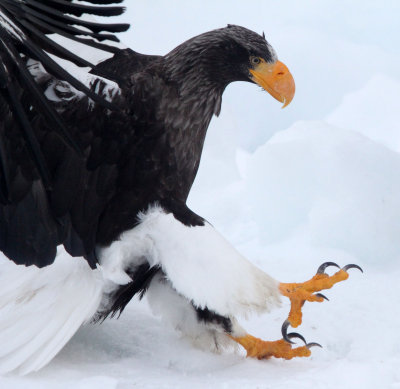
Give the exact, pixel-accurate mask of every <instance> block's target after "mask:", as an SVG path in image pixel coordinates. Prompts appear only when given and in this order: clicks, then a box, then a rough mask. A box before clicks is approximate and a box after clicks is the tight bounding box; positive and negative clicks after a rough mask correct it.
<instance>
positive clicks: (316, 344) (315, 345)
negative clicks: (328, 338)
mask: <svg viewBox="0 0 400 389" xmlns="http://www.w3.org/2000/svg"><path fill="white" fill-rule="evenodd" d="M306 347H307V348H311V347H321V348H323V347H322V346H321V345H320V344H319V343H316V342H311V343H307V344H306Z"/></svg>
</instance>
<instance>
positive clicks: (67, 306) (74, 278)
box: [0, 247, 102, 374]
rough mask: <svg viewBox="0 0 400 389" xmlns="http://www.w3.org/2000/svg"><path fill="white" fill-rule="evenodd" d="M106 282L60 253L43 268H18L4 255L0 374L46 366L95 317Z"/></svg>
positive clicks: (0, 275) (0, 273)
mask: <svg viewBox="0 0 400 389" xmlns="http://www.w3.org/2000/svg"><path fill="white" fill-rule="evenodd" d="M101 291H102V278H101V275H100V272H99V271H98V270H92V269H90V267H89V266H88V264H87V262H86V261H85V260H84V259H83V258H72V257H71V256H69V255H68V254H67V253H66V252H65V250H64V249H63V248H60V247H59V250H58V254H57V257H56V260H55V262H54V263H53V264H52V265H50V266H47V267H44V268H41V269H39V268H37V267H35V266H29V267H25V266H18V265H15V264H14V263H13V262H11V261H10V260H9V259H7V258H6V257H4V255H3V254H0V345H1V347H0V374H4V373H7V372H11V371H16V372H18V373H19V374H27V373H29V372H32V371H37V370H39V369H40V368H42V367H43V366H45V365H46V364H47V363H48V362H50V361H51V359H52V358H53V357H54V356H55V355H56V354H57V353H58V352H59V351H60V350H61V349H62V348H63V346H64V345H65V344H66V343H67V342H68V340H69V339H70V338H71V337H72V336H73V335H74V333H75V332H76V331H77V330H78V328H79V327H80V326H81V325H82V324H83V323H84V322H85V321H87V320H89V319H90V318H91V317H92V316H93V314H94V313H95V311H96V309H97V307H98V305H99V303H100V299H101Z"/></svg>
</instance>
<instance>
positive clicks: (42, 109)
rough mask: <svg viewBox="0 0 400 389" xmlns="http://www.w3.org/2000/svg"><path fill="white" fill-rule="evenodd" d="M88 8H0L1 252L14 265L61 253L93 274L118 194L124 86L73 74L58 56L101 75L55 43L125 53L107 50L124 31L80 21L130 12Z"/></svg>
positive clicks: (33, 3) (35, 2)
mask: <svg viewBox="0 0 400 389" xmlns="http://www.w3.org/2000/svg"><path fill="white" fill-rule="evenodd" d="M87 2H89V3H92V4H91V5H86V4H81V3H80V2H73V1H71V0H40V1H39V0H0V60H1V63H0V250H2V251H3V252H4V253H5V254H6V256H7V257H9V258H10V259H12V260H13V261H14V262H15V263H17V264H25V265H31V264H35V265H37V266H39V267H42V266H46V265H48V264H50V263H52V262H53V261H54V258H55V255H56V248H57V246H58V245H59V244H64V246H65V248H66V249H67V251H68V252H69V253H70V254H71V255H73V256H85V257H86V259H87V260H88V262H89V264H90V265H91V266H92V267H93V266H95V263H96V258H95V254H94V247H95V232H96V227H97V223H98V219H99V217H100V214H101V211H102V209H103V208H104V206H105V204H106V203H107V201H108V200H109V199H110V198H111V197H112V196H113V195H114V193H115V191H116V179H117V165H118V163H119V157H118V156H119V155H120V153H119V151H120V150H119V148H120V147H121V145H122V144H124V141H125V137H126V136H127V134H120V133H119V131H122V128H124V126H123V125H121V124H122V123H124V124H125V126H126V120H127V119H126V117H125V116H126V114H125V113H124V112H123V111H122V110H121V106H122V104H121V100H123V97H122V96H121V93H120V90H119V88H118V85H117V84H115V83H113V82H112V81H109V80H105V79H103V78H101V77H98V76H94V75H90V74H88V73H87V69H86V70H84V71H83V72H82V74H81V75H79V74H75V73H74V75H72V74H71V73H69V72H68V71H67V70H65V69H64V68H63V67H62V66H60V65H59V64H58V63H57V62H56V61H55V60H54V59H53V56H56V57H59V58H62V59H66V60H68V61H70V62H72V63H74V64H75V65H78V66H79V67H85V68H87V67H89V69H91V68H94V65H92V64H91V63H89V62H88V61H86V60H84V59H82V58H80V57H79V56H77V55H76V54H74V53H72V52H70V51H68V50H67V49H66V48H65V47H63V46H62V45H60V44H57V43H56V42H55V41H53V40H52V39H51V38H50V37H49V36H48V35H49V34H53V33H56V34H59V35H62V36H64V37H65V38H68V39H72V40H75V41H78V42H80V43H84V44H86V45H90V46H93V47H95V48H99V49H102V50H107V51H110V52H112V53H118V52H119V49H117V48H115V47H113V46H111V45H108V44H105V43H104V41H106V40H109V41H118V39H117V38H116V37H115V36H114V35H113V34H112V33H115V32H121V31H125V30H126V29H127V28H128V27H129V26H128V25H127V24H103V23H95V22H92V21H87V20H84V19H82V18H80V16H81V15H83V14H88V15H101V16H113V15H119V14H121V13H122V12H123V10H124V9H123V7H121V6H109V5H110V4H113V3H121V0H88V1H87ZM101 75H102V76H107V67H106V66H103V67H102V69H101ZM109 78H110V79H111V78H112V75H111V73H110V77H109ZM105 129H107V131H110V132H109V133H108V132H107V131H106V130H105ZM110 134H112V135H110Z"/></svg>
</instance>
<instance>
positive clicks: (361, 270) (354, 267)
mask: <svg viewBox="0 0 400 389" xmlns="http://www.w3.org/2000/svg"><path fill="white" fill-rule="evenodd" d="M349 269H358V270H360V272H361V273H364V272H363V269H361V267H360V266H358V265H355V264H354V263H351V264H350V265H346V266H343V267H342V270H344V271H347V270H349Z"/></svg>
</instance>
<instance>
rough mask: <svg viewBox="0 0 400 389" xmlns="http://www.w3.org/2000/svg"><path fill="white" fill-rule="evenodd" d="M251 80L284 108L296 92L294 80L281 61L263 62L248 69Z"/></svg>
mask: <svg viewBox="0 0 400 389" xmlns="http://www.w3.org/2000/svg"><path fill="white" fill-rule="evenodd" d="M249 71H250V73H251V77H250V78H251V80H252V81H254V82H255V83H256V84H258V85H260V86H261V87H262V88H264V89H265V90H266V91H267V92H268V93H269V94H270V95H271V96H272V97H273V98H275V99H276V100H278V101H280V102H281V103H283V107H282V108H285V107H286V106H287V105H289V104H290V102H291V101H292V100H293V96H294V92H295V90H296V87H295V84H294V79H293V77H292V75H291V74H290V72H289V69H288V68H287V67H286V65H285V64H283V63H282V62H281V61H276V62H275V63H272V64H271V63H268V62H265V61H264V60H261V62H260V63H259V64H258V65H257V66H256V67H255V68H254V69H249Z"/></svg>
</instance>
